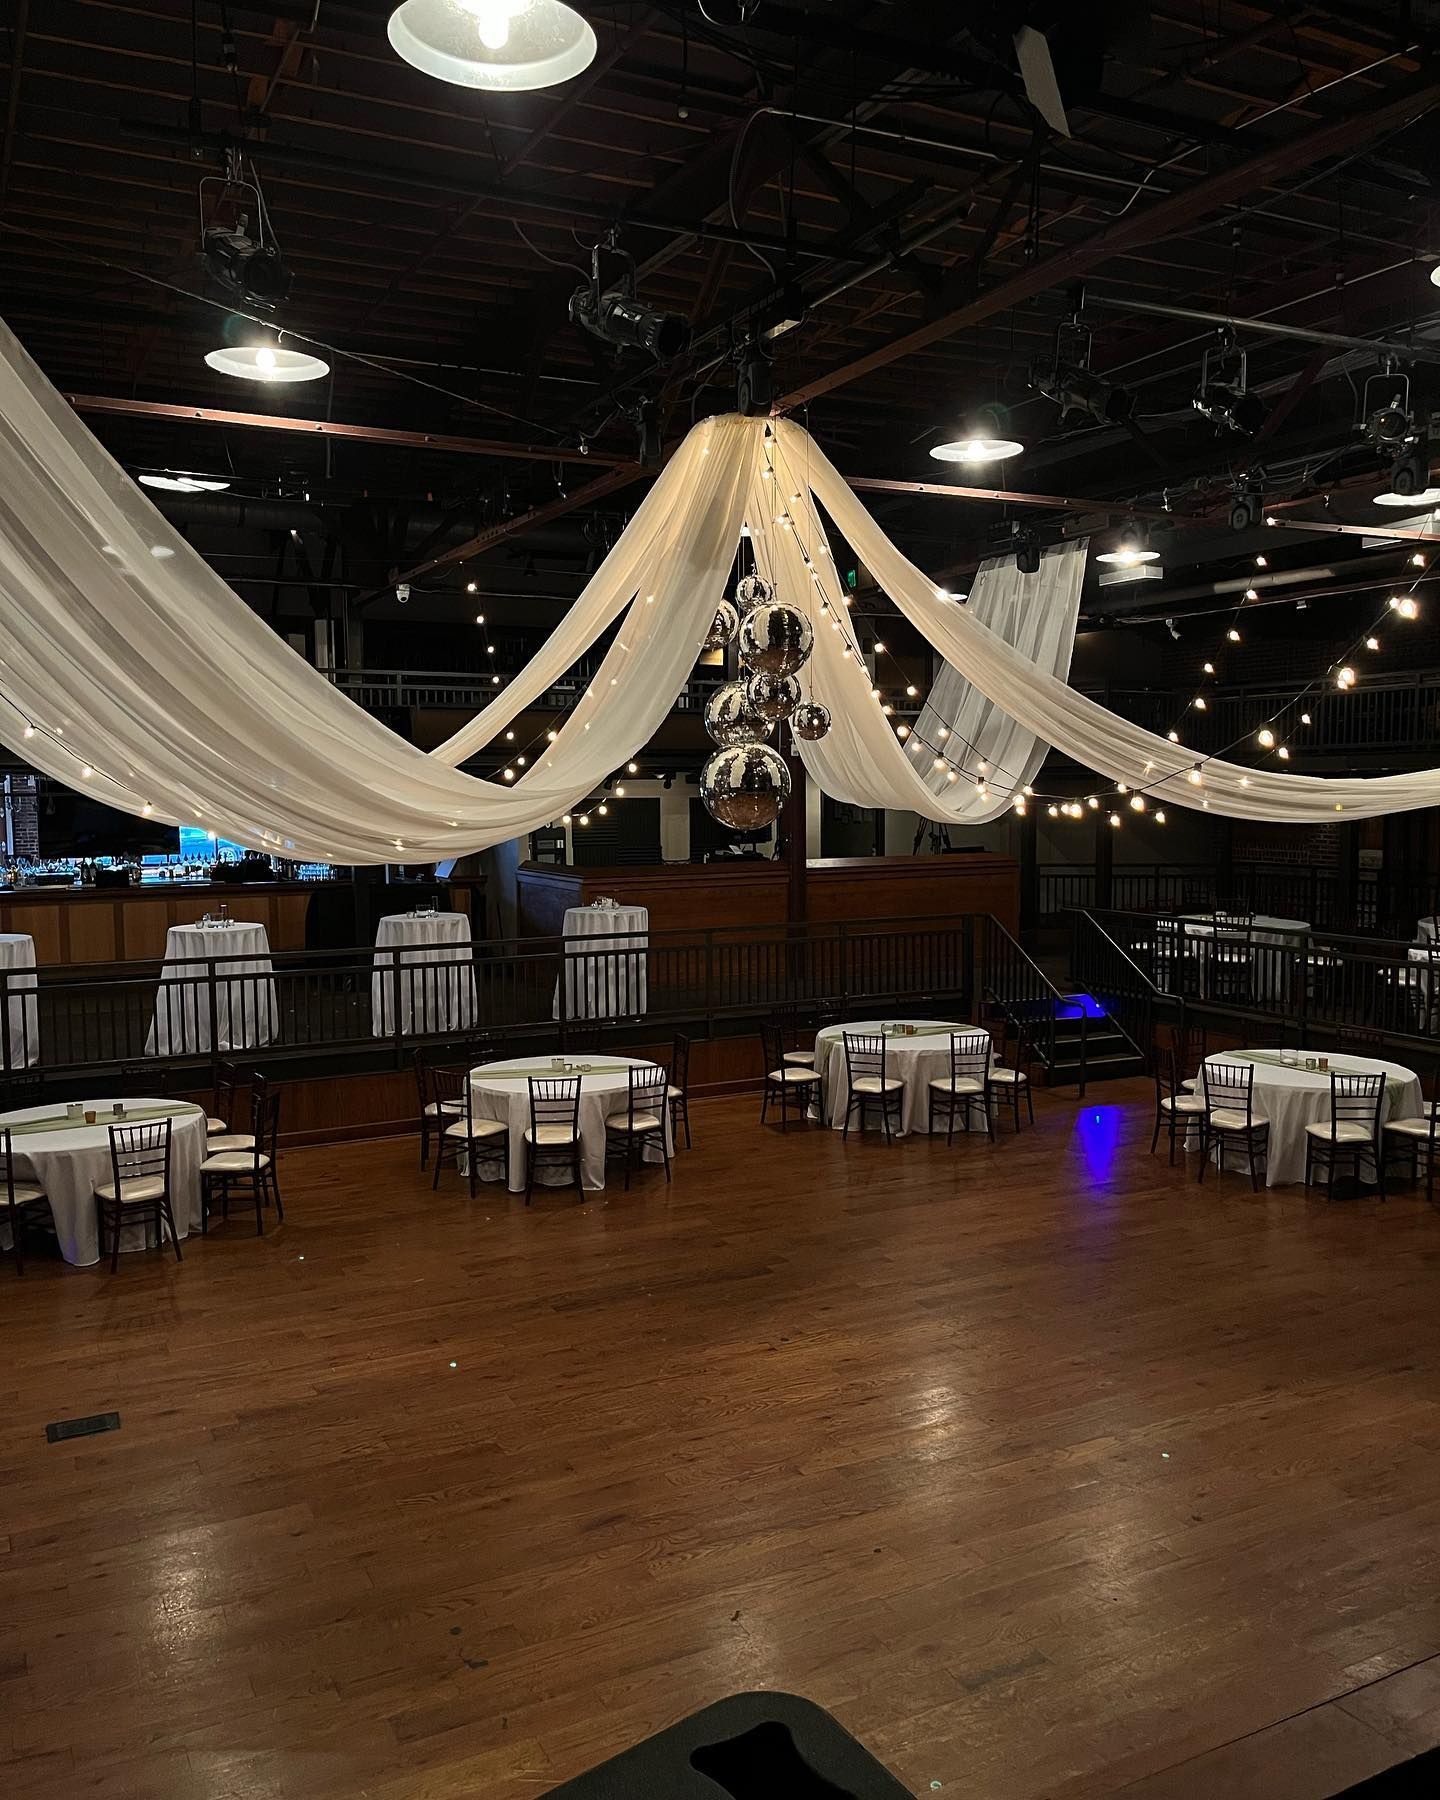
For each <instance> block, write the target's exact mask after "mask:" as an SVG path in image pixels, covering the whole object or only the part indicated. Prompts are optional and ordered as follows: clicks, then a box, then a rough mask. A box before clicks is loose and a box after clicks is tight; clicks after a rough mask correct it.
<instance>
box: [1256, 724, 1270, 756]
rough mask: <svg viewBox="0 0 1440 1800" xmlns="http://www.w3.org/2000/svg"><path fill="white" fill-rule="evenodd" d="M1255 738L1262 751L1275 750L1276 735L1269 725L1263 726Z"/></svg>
mask: <svg viewBox="0 0 1440 1800" xmlns="http://www.w3.org/2000/svg"><path fill="white" fill-rule="evenodd" d="M1255 737H1256V740H1257V742H1258V743H1259V745H1260V748H1261V749H1262V750H1273V749H1274V748H1275V733H1274V732H1273V731H1272V730H1271V729H1270V727H1269V726H1268V725H1262V726H1261V728H1260V730H1259V731H1257V732H1256V733H1255Z"/></svg>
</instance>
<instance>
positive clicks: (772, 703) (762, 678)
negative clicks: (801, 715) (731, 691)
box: [745, 674, 803, 719]
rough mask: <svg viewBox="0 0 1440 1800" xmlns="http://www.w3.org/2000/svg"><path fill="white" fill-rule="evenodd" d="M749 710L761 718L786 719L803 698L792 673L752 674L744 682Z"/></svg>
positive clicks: (798, 684)
mask: <svg viewBox="0 0 1440 1800" xmlns="http://www.w3.org/2000/svg"><path fill="white" fill-rule="evenodd" d="M745 698H746V700H747V701H748V702H749V705H750V710H751V712H757V713H759V715H760V717H761V718H762V719H788V718H789V717H790V715H791V713H793V712H794V710H795V708H796V707H797V706H798V705H799V704H800V701H801V699H802V698H803V696H802V694H801V692H800V683H799V682H798V681H797V680H796V679H795V677H794V676H793V675H763V674H762V675H752V676H751V677H750V678H749V680H748V681H747V682H746V683H745Z"/></svg>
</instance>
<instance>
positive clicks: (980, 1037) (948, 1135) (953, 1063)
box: [846, 1031, 1020, 1144]
mask: <svg viewBox="0 0 1440 1800" xmlns="http://www.w3.org/2000/svg"><path fill="white" fill-rule="evenodd" d="M846 1043H847V1045H848V1043H849V1039H848V1038H847V1039H846ZM994 1048H995V1046H994V1045H993V1044H992V1043H991V1041H990V1033H989V1032H988V1031H952V1032H951V1033H950V1073H949V1074H948V1075H942V1076H939V1077H937V1079H936V1080H934V1081H932V1082H931V1083H930V1087H929V1095H928V1102H929V1105H928V1116H927V1119H926V1125H927V1128H928V1129H929V1131H930V1132H931V1133H932V1134H933V1132H934V1130H935V1108H936V1106H937V1105H939V1106H940V1107H941V1108H943V1110H944V1112H945V1142H946V1143H947V1144H952V1143H954V1141H955V1120H956V1117H957V1115H958V1116H960V1117H962V1118H963V1119H964V1121H965V1129H966V1131H967V1132H968V1131H969V1129H970V1114H971V1111H972V1109H973V1108H974V1107H976V1106H978V1107H979V1108H980V1112H981V1116H982V1117H983V1118H984V1120H985V1135H986V1136H987V1137H988V1138H989V1139H990V1142H991V1143H992V1144H993V1143H994V1142H995V1120H994V1117H993V1115H992V1114H991V1111H990V1057H991V1054H992V1052H993V1050H994ZM1015 1124H1016V1129H1017V1130H1018V1129H1019V1124H1020V1112H1019V1100H1018V1093H1017V1100H1016V1111H1015Z"/></svg>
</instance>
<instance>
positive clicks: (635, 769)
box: [625, 762, 640, 775]
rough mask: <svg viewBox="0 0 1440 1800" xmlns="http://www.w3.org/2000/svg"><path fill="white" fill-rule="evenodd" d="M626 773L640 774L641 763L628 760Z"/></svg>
mask: <svg viewBox="0 0 1440 1800" xmlns="http://www.w3.org/2000/svg"><path fill="white" fill-rule="evenodd" d="M625 773H626V774H627V775H638V774H639V773H640V765H639V763H637V762H628V763H626V765H625Z"/></svg>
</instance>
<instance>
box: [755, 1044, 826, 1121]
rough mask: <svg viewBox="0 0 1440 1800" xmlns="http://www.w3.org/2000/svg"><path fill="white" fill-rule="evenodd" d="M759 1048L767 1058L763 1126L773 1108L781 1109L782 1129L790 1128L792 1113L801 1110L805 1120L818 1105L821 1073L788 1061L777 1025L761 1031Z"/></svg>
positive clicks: (761, 1103)
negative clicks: (793, 1108)
mask: <svg viewBox="0 0 1440 1800" xmlns="http://www.w3.org/2000/svg"><path fill="white" fill-rule="evenodd" d="M760 1048H761V1053H762V1055H763V1057H764V1078H765V1079H764V1091H763V1095H762V1098H761V1101H760V1123H761V1124H762V1125H763V1124H764V1123H765V1122H766V1120H767V1118H768V1117H769V1113H770V1108H771V1107H772V1106H773V1105H777V1104H778V1106H779V1108H780V1129H781V1131H782V1132H783V1131H784V1130H786V1129H787V1127H788V1126H789V1124H790V1110H791V1107H792V1106H794V1107H796V1108H798V1110H799V1115H800V1117H801V1118H802V1119H803V1118H805V1117H806V1116H807V1115H808V1113H809V1111H810V1107H811V1105H812V1104H815V1103H818V1102H819V1100H820V1096H821V1089H822V1086H823V1083H822V1082H821V1079H820V1072H819V1070H818V1069H815V1068H809V1067H805V1066H804V1065H802V1064H799V1063H787V1062H786V1061H785V1040H784V1038H783V1036H782V1035H781V1033H780V1031H779V1029H778V1028H777V1027H776V1026H774V1025H762V1026H761V1027H760Z"/></svg>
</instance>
